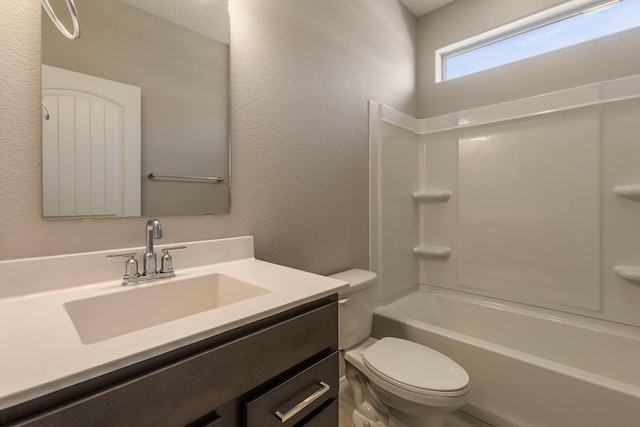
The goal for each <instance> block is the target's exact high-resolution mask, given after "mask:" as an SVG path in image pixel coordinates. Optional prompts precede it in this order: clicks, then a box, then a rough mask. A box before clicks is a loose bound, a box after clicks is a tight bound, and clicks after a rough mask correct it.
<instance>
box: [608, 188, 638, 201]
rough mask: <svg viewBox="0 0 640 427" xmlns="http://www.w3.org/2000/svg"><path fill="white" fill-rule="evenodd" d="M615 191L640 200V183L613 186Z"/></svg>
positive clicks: (623, 195)
mask: <svg viewBox="0 0 640 427" xmlns="http://www.w3.org/2000/svg"><path fill="white" fill-rule="evenodd" d="M613 193H614V194H616V195H618V196H620V197H625V198H627V199H632V200H640V185H618V186H617V187H613Z"/></svg>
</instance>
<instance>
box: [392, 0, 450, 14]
mask: <svg viewBox="0 0 640 427" xmlns="http://www.w3.org/2000/svg"><path fill="white" fill-rule="evenodd" d="M400 1H401V2H402V3H404V4H405V6H407V7H408V8H409V10H411V12H413V14H414V15H416V16H417V17H418V18H419V17H421V16H422V15H424V14H425V13H429V12H431V11H432V10H435V9H437V8H439V7H442V6H444V5H445V4H448V3H451V2H452V1H453V0H400Z"/></svg>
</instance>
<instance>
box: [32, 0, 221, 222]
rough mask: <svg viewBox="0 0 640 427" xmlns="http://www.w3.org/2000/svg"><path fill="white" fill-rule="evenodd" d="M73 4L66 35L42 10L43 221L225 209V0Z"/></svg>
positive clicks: (61, 7)
mask: <svg viewBox="0 0 640 427" xmlns="http://www.w3.org/2000/svg"><path fill="white" fill-rule="evenodd" d="M50 3H51V5H52V7H53V9H54V11H55V12H56V14H57V15H58V17H59V18H60V20H61V21H62V23H63V24H64V25H65V26H69V25H71V24H70V23H71V18H70V16H68V15H69V13H68V10H67V6H66V3H65V0H50ZM75 4H76V8H77V11H78V15H79V21H80V31H81V32H80V38H79V39H77V40H69V39H67V38H65V37H64V36H63V35H62V34H61V33H60V32H59V31H58V30H57V29H56V27H55V26H54V24H53V23H52V21H51V20H50V19H49V17H48V15H47V14H46V12H44V10H43V15H42V64H43V105H44V107H45V108H46V110H45V108H43V119H42V124H43V125H42V126H43V138H42V142H43V215H44V216H45V218H77V217H91V218H100V217H114V216H175V215H200V214H221V213H228V212H229V205H230V200H229V198H230V191H229V179H230V161H229V16H228V0H207V1H202V0H181V1H174V0H75ZM45 111H46V112H45ZM47 114H48V116H49V119H48V120H47V119H46V118H45V115H47Z"/></svg>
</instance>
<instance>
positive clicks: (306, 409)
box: [245, 352, 338, 427]
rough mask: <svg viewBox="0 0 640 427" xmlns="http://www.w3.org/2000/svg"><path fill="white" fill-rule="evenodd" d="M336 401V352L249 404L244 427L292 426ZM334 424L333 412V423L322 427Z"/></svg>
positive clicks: (247, 404) (336, 419)
mask: <svg viewBox="0 0 640 427" xmlns="http://www.w3.org/2000/svg"><path fill="white" fill-rule="evenodd" d="M337 397H338V352H334V353H333V354H331V355H330V356H327V357H325V358H324V359H322V360H320V361H318V362H316V363H314V364H312V365H311V366H308V367H307V368H305V369H303V370H302V371H300V372H298V373H296V374H294V375H293V376H291V377H289V378H287V379H286V380H284V381H282V382H281V383H279V384H276V385H275V386H273V387H271V388H270V389H268V390H266V391H264V392H262V393H261V394H260V395H258V396H257V397H255V398H253V399H251V400H250V401H248V402H247V403H246V408H245V414H246V427H282V426H285V427H287V426H293V425H296V424H298V423H300V422H301V421H303V422H304V421H306V420H305V419H306V418H307V417H309V418H311V417H313V415H314V413H315V412H317V411H318V410H319V408H321V407H324V406H326V405H328V404H329V403H330V402H331V401H332V400H335V399H337ZM325 416H327V415H325ZM337 421H338V417H337V412H336V417H335V421H334V422H332V423H328V424H325V425H324V426H325V427H330V426H335V425H337Z"/></svg>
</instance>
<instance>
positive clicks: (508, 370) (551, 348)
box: [373, 286, 640, 427]
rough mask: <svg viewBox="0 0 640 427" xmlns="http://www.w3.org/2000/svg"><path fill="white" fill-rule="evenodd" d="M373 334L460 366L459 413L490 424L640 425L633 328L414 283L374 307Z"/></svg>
mask: <svg viewBox="0 0 640 427" xmlns="http://www.w3.org/2000/svg"><path fill="white" fill-rule="evenodd" d="M638 309H639V310H640V307H638ZM373 336H376V337H383V336H396V337H400V338H405V339H409V340H411V341H415V342H419V343H422V344H424V345H427V346H429V347H431V348H434V349H436V350H438V351H440V352H441V353H444V354H446V355H447V356H449V357H450V358H452V359H453V360H455V361H456V362H458V363H459V364H460V365H462V366H463V367H464V368H465V369H466V370H467V372H468V373H469V376H470V377H471V392H470V397H469V402H468V404H467V405H466V406H465V407H464V408H463V411H464V412H466V413H468V414H470V415H473V416H474V417H476V418H479V419H480V420H482V421H485V422H487V423H490V424H493V425H496V426H527V427H529V426H558V427H565V426H580V427H584V426H597V427H602V426H606V427H616V426H621V427H627V426H634V425H640V331H639V329H638V328H633V327H629V326H625V325H617V324H613V323H609V322H603V321H599V320H595V319H590V318H586V317H581V316H575V315H569V314H565V313H560V312H556V311H551V310H544V309H538V308H535V307H529V306H525V305H518V304H511V303H505V302H501V301H498V300H489V299H487V298H484V297H476V296H474V295H470V294H465V293H460V292H455V291H447V290H443V289H439V288H434V287H429V286H420V287H418V288H417V290H416V291H415V292H412V293H410V294H407V295H405V296H403V297H401V298H399V299H397V300H395V301H393V302H390V303H388V304H385V305H382V306H379V307H378V308H376V310H375V315H374V324H373Z"/></svg>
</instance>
